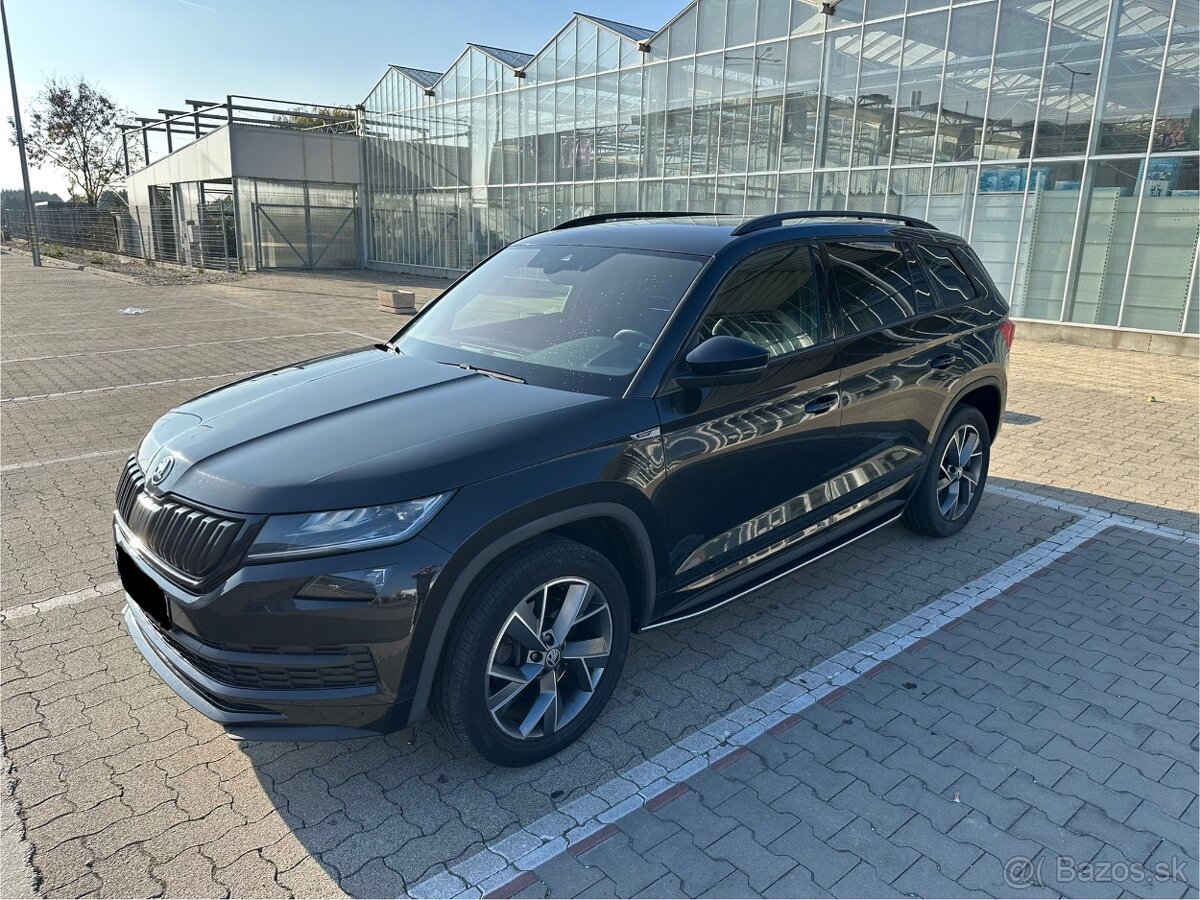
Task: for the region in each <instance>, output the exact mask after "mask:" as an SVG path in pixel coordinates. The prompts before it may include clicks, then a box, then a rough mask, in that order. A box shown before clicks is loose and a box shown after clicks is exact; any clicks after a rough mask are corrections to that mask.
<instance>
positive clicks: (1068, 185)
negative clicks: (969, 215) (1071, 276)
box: [980, 161, 1083, 322]
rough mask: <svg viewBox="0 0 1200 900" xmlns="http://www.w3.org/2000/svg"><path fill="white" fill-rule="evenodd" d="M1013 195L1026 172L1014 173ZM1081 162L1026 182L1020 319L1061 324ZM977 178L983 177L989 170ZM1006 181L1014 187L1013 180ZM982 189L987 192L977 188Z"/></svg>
mask: <svg viewBox="0 0 1200 900" xmlns="http://www.w3.org/2000/svg"><path fill="white" fill-rule="evenodd" d="M1018 171H1019V172H1020V173H1021V175H1020V180H1019V183H1017V184H1013V185H1011V186H1012V187H1014V188H1016V189H1017V190H1023V189H1025V187H1026V184H1025V175H1024V171H1025V170H1024V169H1020V170H1018ZM1082 175H1083V162H1082V161H1079V162H1066V163H1053V164H1051V165H1046V166H1034V167H1033V171H1032V172H1031V173H1030V174H1029V176H1028V191H1027V194H1026V200H1025V204H1026V206H1025V230H1026V231H1027V232H1028V234H1029V252H1028V257H1027V258H1026V259H1025V260H1023V261H1022V265H1021V267H1020V270H1019V271H1018V275H1017V278H1018V281H1017V283H1018V286H1019V298H1018V299H1019V300H1020V302H1021V304H1022V306H1021V308H1020V312H1019V313H1018V315H1023V316H1029V317H1030V318H1034V319H1049V320H1050V321H1053V322H1057V321H1059V319H1060V317H1061V315H1062V302H1063V292H1064V290H1065V289H1066V278H1067V269H1068V268H1070V264H1071V235H1072V232H1073V231H1074V228H1075V216H1076V211H1077V209H1078V207H1079V180H1080V178H1081V177H1082ZM980 177H981V178H986V177H987V170H986V169H985V170H984V174H983V175H981V176H980ZM1006 177H1009V178H1011V179H1012V180H1014V181H1016V180H1017V178H1016V176H1015V175H1011V174H1009V175H1007V176H1006ZM980 189H981V190H984V189H985V183H983V182H981V184H980Z"/></svg>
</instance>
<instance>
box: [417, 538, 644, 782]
mask: <svg viewBox="0 0 1200 900" xmlns="http://www.w3.org/2000/svg"><path fill="white" fill-rule="evenodd" d="M467 604H468V605H467V607H466V614H465V615H464V616H463V617H462V619H461V621H460V623H459V625H458V627H457V628H456V630H455V632H454V634H453V636H452V638H451V641H450V644H449V645H448V650H447V654H446V657H445V659H444V660H443V662H442V667H441V671H440V673H439V678H438V684H437V686H436V687H435V691H436V693H435V697H434V710H435V713H436V714H437V717H438V719H439V720H440V721H441V723H442V725H443V727H445V729H446V730H447V731H448V732H449V733H450V734H451V735H452V736H454V737H455V738H456V739H457V740H458V741H459V742H460V743H462V744H464V745H466V746H469V747H471V748H473V749H474V750H475V751H476V752H478V753H479V754H480V755H481V756H483V757H485V758H486V759H488V760H490V761H491V762H494V763H497V764H499V765H502V766H527V765H530V764H531V763H535V762H538V761H539V760H542V759H545V758H547V757H549V756H553V755H554V754H555V753H557V752H558V751H559V750H562V749H563V748H564V747H566V746H567V745H569V744H570V743H572V742H573V741H574V740H575V739H576V738H578V737H579V736H580V735H581V734H583V732H584V731H586V730H587V728H588V726H589V725H591V723H592V722H593V721H595V719H596V717H597V716H598V715H599V714H600V710H601V709H603V708H604V705H605V703H607V702H608V698H609V697H610V696H611V695H612V692H613V688H614V686H615V685H616V682H617V680H618V679H619V678H620V676H621V668H622V667H623V666H624V663H625V657H626V654H627V653H628V651H629V634H630V612H629V597H628V594H627V592H626V590H625V585H624V583H623V582H622V581H621V577H620V575H618V574H617V571H616V569H614V568H613V566H612V564H611V563H610V562H609V561H608V560H607V559H605V558H604V557H603V556H602V555H601V554H599V553H597V552H596V551H595V550H593V549H591V548H590V547H587V546H585V545H583V544H579V543H576V542H575V541H570V540H566V539H564V538H557V537H552V538H547V539H545V540H541V541H538V542H537V543H535V544H531V545H530V546H528V547H526V548H524V549H521V550H518V551H517V552H516V553H515V554H514V555H513V556H511V557H509V558H508V559H507V560H505V561H504V562H503V563H502V564H501V565H500V566H499V567H498V568H496V569H494V570H493V571H492V572H491V573H490V574H489V575H488V576H487V577H486V578H485V580H484V581H483V582H481V583H480V585H479V586H478V587H477V588H476V589H475V590H474V591H472V593H471V594H470V595H469V596H468V598H467ZM572 608H575V610H576V613H577V617H576V618H574V619H573V621H574V623H575V624H573V625H571V626H566V624H565V622H566V620H565V619H563V620H562V622H560V621H559V620H560V617H561V616H563V615H564V614H566V613H568V612H569V611H570V610H571V609H572ZM535 618H536V619H537V621H536V622H535V621H534V620H535ZM526 623H529V625H531V626H533V627H532V628H531V627H526ZM564 628H566V633H565V634H563V633H561V632H562V631H563V629H564ZM535 630H536V631H541V635H539V634H535V633H534V631H535ZM543 637H545V638H549V640H543ZM556 649H557V651H558V656H554V654H553V653H552V652H551V651H554V650H556ZM604 649H607V654H606V655H605V654H602V653H601V651H602V650H604ZM539 654H540V656H541V659H537V656H538V655H539ZM581 654H582V655H581ZM496 672H500V673H502V676H497V675H496V674H495V673H496ZM585 683H590V684H591V689H590V690H587V689H585V687H584V685H585ZM522 684H524V686H522ZM548 698H549V699H548ZM489 700H490V701H491V702H489ZM493 710H495V712H493ZM527 726H528V731H527V732H526V728H527Z"/></svg>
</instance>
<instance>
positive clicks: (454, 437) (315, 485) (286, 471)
mask: <svg viewBox="0 0 1200 900" xmlns="http://www.w3.org/2000/svg"><path fill="white" fill-rule="evenodd" d="M626 402H627V401H622V400H620V399H617V398H610V397H597V396H593V395H588V394H577V393H573V392H570V391H561V390H552V389H550V388H543V387H537V386H534V385H528V384H519V383H515V382H510V381H503V380H500V379H496V378H492V377H489V376H487V375H482V374H479V373H476V372H470V371H466V370H462V369H459V368H456V367H453V366H448V365H442V364H439V363H434V362H428V361H426V360H420V359H414V358H412V357H407V356H401V355H399V354H397V353H394V352H392V351H390V350H387V349H383V348H380V347H372V348H367V349H363V350H356V351H350V352H347V353H341V354H337V355H334V356H328V357H322V358H320V359H315V360H311V361H308V362H304V363H299V364H297V365H293V366H287V367H284V368H281V369H276V370H274V371H270V372H264V373H262V374H260V375H256V376H254V377H252V378H247V379H245V380H243V381H239V382H235V383H234V384H231V385H227V386H225V387H222V388H218V389H217V390H214V391H211V392H209V393H207V394H203V395H201V396H199V397H197V398H196V399H194V400H191V401H189V402H187V403H185V404H183V405H182V406H180V407H178V408H176V409H174V410H172V411H171V412H169V413H167V414H166V415H165V416H163V417H162V418H161V419H159V421H158V422H156V423H155V425H154V426H153V428H152V429H151V430H150V433H149V434H148V435H147V436H146V438H145V440H144V441H143V442H142V445H141V447H140V448H139V450H138V462H139V464H140V465H141V467H142V471H143V472H145V473H147V476H148V478H149V481H150V484H151V486H152V489H153V490H155V491H158V492H161V493H164V494H165V493H170V494H175V495H177V496H180V497H185V498H188V499H190V500H194V501H196V502H198V503H201V504H205V505H208V506H212V507H216V508H218V509H224V510H231V511H236V512H242V513H288V512H312V511H316V510H328V509H348V508H352V507H356V506H370V505H373V504H378V503H392V502H397V501H400V500H411V499H414V498H417V497H426V496H430V495H432V494H437V493H441V492H443V491H447V490H451V489H454V488H457V487H461V486H462V485H464V484H469V483H471V482H474V481H481V480H483V479H486V478H490V477H494V476H496V475H500V474H503V473H505V472H508V471H513V470H515V469H519V468H523V467H526V466H530V465H536V464H537V463H540V462H545V461H547V460H549V459H553V458H556V457H558V456H562V455H564V454H568V453H572V452H576V451H579V450H584V449H587V448H588V447H591V446H597V445H599V444H603V443H606V442H609V441H611V440H615V439H619V438H620V437H624V436H627V435H628V434H629V431H630V428H629V424H630V423H629V420H628V419H629V417H628V416H627V415H621V414H620V412H619V408H620V406H621V404H623V403H626ZM626 412H628V410H626ZM622 428H623V429H624V431H622ZM168 458H169V459H170V460H171V462H165V460H167V459H168Z"/></svg>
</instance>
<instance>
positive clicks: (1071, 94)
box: [1055, 62, 1095, 150]
mask: <svg viewBox="0 0 1200 900" xmlns="http://www.w3.org/2000/svg"><path fill="white" fill-rule="evenodd" d="M1055 65H1057V66H1062V67H1063V68H1064V69H1066V70H1067V71H1068V72H1070V73H1071V81H1070V84H1069V85H1068V87H1067V112H1066V115H1064V116H1063V135H1062V142H1061V143H1060V145H1059V150H1065V149H1066V146H1067V126H1068V125H1070V124H1071V105H1072V104H1073V103H1074V102H1075V76H1076V75H1093V74H1095V73H1093V72H1085V71H1083V69H1072V68H1071V67H1070V66H1068V65H1067V64H1066V63H1065V62H1058V63H1055Z"/></svg>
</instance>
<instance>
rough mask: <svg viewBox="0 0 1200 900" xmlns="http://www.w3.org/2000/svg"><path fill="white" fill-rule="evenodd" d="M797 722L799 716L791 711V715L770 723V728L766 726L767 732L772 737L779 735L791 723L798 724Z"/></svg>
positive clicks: (789, 726)
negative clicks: (772, 723)
mask: <svg viewBox="0 0 1200 900" xmlns="http://www.w3.org/2000/svg"><path fill="white" fill-rule="evenodd" d="M799 722H800V716H798V715H796V714H795V713H792V715H790V716H788V717H787V718H786V719H784V720H782V721H780V722H776V723H775V724H774V725H772V726H771V727H770V728H768V729H767V734H769V735H771V736H772V737H778V736H779V735H781V734H783V733H784V732H785V731H787V730H788V729H789V728H791V727H792V726H793V725H796V724H798V723H799Z"/></svg>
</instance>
